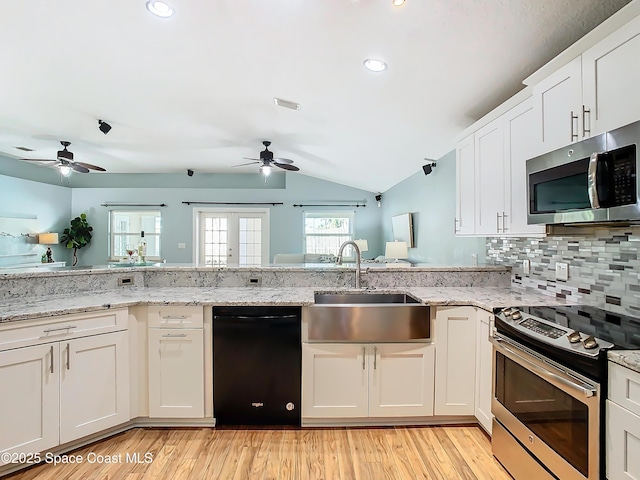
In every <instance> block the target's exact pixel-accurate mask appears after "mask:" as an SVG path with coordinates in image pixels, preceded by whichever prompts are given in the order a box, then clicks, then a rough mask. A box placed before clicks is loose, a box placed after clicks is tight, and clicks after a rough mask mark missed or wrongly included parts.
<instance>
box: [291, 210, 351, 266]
mask: <svg viewBox="0 0 640 480" xmlns="http://www.w3.org/2000/svg"><path fill="white" fill-rule="evenodd" d="M355 218H356V212H354V211H342V212H304V253H320V254H328V253H332V254H333V255H338V250H339V249H340V245H342V243H343V242H346V241H347V240H353V238H354V231H355ZM354 257H355V256H354V253H353V249H352V247H351V246H348V247H347V248H346V249H345V252H344V258H345V259H349V258H351V259H353V258H354Z"/></svg>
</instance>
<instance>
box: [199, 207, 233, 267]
mask: <svg viewBox="0 0 640 480" xmlns="http://www.w3.org/2000/svg"><path fill="white" fill-rule="evenodd" d="M227 229H228V221H227V218H226V217H207V218H205V221H204V264H205V265H211V266H215V265H227V251H228V245H227Z"/></svg>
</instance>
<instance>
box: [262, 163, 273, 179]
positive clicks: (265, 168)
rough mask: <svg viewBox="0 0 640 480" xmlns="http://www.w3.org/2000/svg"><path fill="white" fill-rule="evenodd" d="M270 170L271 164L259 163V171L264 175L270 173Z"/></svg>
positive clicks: (271, 168) (266, 175)
mask: <svg viewBox="0 0 640 480" xmlns="http://www.w3.org/2000/svg"><path fill="white" fill-rule="evenodd" d="M272 170H273V167H272V166H271V165H260V173H261V174H262V175H264V176H265V177H268V176H269V175H271V171H272Z"/></svg>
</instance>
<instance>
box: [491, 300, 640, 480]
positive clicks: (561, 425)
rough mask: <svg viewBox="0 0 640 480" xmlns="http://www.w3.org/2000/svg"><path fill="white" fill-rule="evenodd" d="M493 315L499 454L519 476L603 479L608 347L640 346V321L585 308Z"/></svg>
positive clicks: (516, 310)
mask: <svg viewBox="0 0 640 480" xmlns="http://www.w3.org/2000/svg"><path fill="white" fill-rule="evenodd" d="M495 313H496V315H495V332H494V337H493V339H492V343H493V345H494V385H493V387H494V390H493V392H494V395H493V400H492V413H493V414H494V416H495V419H494V426H493V437H492V447H493V454H494V455H495V456H496V458H497V459H498V460H499V461H500V462H501V463H502V464H503V465H504V466H505V468H506V469H507V470H508V471H509V473H510V474H511V475H512V476H513V477H514V478H515V479H516V480H521V479H522V480H523V479H527V480H529V479H534V478H535V479H555V478H558V479H561V480H574V479H576V480H585V479H587V480H596V479H601V478H604V472H605V468H604V461H605V458H604V451H605V450H604V438H605V437H604V418H605V417H604V406H605V400H606V387H607V358H606V356H607V351H608V350H609V349H612V348H629V349H635V348H640V319H636V318H633V317H627V316H621V315H617V314H612V313H610V312H606V311H604V310H601V309H597V308H593V307H584V306H562V307H515V308H514V307H511V308H505V309H497V310H496V312H495Z"/></svg>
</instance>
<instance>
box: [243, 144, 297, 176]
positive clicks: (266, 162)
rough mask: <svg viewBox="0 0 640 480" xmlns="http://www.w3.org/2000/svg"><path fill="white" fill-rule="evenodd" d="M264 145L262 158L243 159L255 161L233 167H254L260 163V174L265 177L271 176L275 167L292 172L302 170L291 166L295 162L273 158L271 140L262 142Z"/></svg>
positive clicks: (261, 153)
mask: <svg viewBox="0 0 640 480" xmlns="http://www.w3.org/2000/svg"><path fill="white" fill-rule="evenodd" d="M262 144H263V145H264V150H263V151H261V152H260V158H259V159H258V158H248V157H243V158H244V159H245V160H253V162H249V163H242V164H240V165H233V167H244V166H245V165H253V164H256V163H260V164H262V165H260V173H261V174H263V175H264V176H265V177H268V176H269V175H271V171H272V170H273V165H275V166H276V167H278V168H282V169H284V170H289V171H292V172H297V171H299V170H300V169H299V168H298V167H296V166H295V165H291V164H292V163H293V160H289V159H288V158H273V152H272V151H270V150H269V145H271V142H270V141H269V140H265V141H264V142H262Z"/></svg>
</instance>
